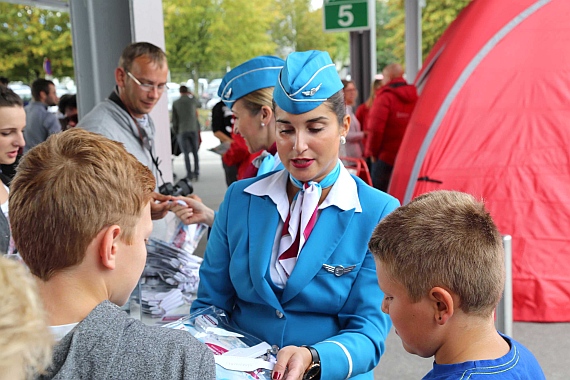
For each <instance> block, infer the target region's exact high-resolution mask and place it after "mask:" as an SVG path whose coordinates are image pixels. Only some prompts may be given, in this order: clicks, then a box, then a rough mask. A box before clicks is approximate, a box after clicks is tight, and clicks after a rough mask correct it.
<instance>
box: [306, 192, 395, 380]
mask: <svg viewBox="0 0 570 380" xmlns="http://www.w3.org/2000/svg"><path fill="white" fill-rule="evenodd" d="M398 206H399V202H398V200H396V199H395V198H392V197H389V199H388V201H387V202H386V204H385V206H384V209H383V211H382V212H381V215H380V220H381V219H382V218H384V217H385V216H386V215H388V214H389V213H390V212H392V211H393V210H394V209H395V208H396V207H398ZM383 297H384V295H383V293H382V291H381V290H380V287H379V286H378V279H377V277H376V265H375V262H374V258H373V256H372V253H371V252H370V251H367V252H366V257H365V259H364V261H363V263H362V267H361V269H360V271H359V274H358V276H357V278H356V280H355V282H354V284H353V285H352V288H351V291H350V296H349V298H348V299H347V300H346V303H345V304H344V306H343V308H342V309H341V311H340V313H339V315H338V319H339V325H340V326H341V330H340V331H339V333H338V334H337V335H336V336H332V337H330V338H328V339H326V340H324V341H322V342H319V343H317V344H315V345H313V347H315V349H316V350H317V351H318V352H319V355H320V358H321V379H333V378H334V379H340V378H349V377H351V376H353V375H356V374H361V373H366V372H369V371H371V370H373V369H374V368H375V367H376V365H377V364H378V362H379V361H380V356H381V355H382V354H383V353H384V350H385V341H386V337H387V336H388V333H389V331H390V327H391V325H392V323H391V321H390V317H389V316H388V315H387V314H384V313H383V312H382V311H381V309H380V305H381V302H382V299H383Z"/></svg>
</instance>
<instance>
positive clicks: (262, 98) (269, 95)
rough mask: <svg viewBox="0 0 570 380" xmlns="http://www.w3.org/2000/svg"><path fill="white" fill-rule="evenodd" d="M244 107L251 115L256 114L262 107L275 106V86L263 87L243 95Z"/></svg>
mask: <svg viewBox="0 0 570 380" xmlns="http://www.w3.org/2000/svg"><path fill="white" fill-rule="evenodd" d="M240 99H242V100H243V104H244V107H245V108H246V109H247V110H248V111H249V113H250V115H251V116H255V115H257V114H258V113H259V111H261V107H263V106H267V107H269V108H272V107H273V87H266V88H261V89H259V90H256V91H253V92H250V93H249V94H247V95H244V96H242V97H241V98H240Z"/></svg>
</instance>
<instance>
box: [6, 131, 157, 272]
mask: <svg viewBox="0 0 570 380" xmlns="http://www.w3.org/2000/svg"><path fill="white" fill-rule="evenodd" d="M154 187H155V179H154V176H153V175H152V173H151V171H150V170H149V169H148V168H147V167H146V166H144V165H143V164H142V163H140V162H139V161H138V160H137V159H136V158H135V157H134V156H133V155H131V154H130V153H128V152H127V151H126V150H125V148H124V146H123V144H120V143H118V142H116V141H112V140H109V139H108V138H106V137H104V136H102V135H99V134H96V133H92V132H87V131H85V130H83V129H80V128H73V129H70V130H68V131H65V132H62V133H58V134H54V135H52V136H50V137H49V138H48V139H47V140H46V141H45V142H43V143H42V144H39V145H37V146H35V147H34V148H33V149H31V150H30V151H29V152H28V153H26V154H25V155H24V156H23V157H22V160H21V162H20V164H19V166H18V172H17V174H16V176H15V177H14V179H13V181H12V184H11V187H10V199H9V204H10V222H11V223H10V224H11V229H12V235H13V237H14V242H15V243H16V247H17V248H18V251H19V252H20V254H21V255H22V258H23V259H24V261H25V262H26V264H27V265H28V267H29V268H30V271H31V272H32V274H34V275H35V276H37V277H39V278H41V279H42V280H44V281H47V280H49V278H50V277H51V276H52V275H53V274H54V273H55V272H57V271H60V270H63V269H66V268H69V267H72V266H75V265H78V264H80V263H81V262H82V261H83V258H84V256H85V252H86V250H87V246H88V245H89V244H90V243H91V241H92V240H93V239H94V238H95V237H96V236H97V234H98V233H99V232H100V231H101V230H102V229H103V228H105V227H108V226H111V225H114V224H116V225H119V226H120V227H121V235H120V238H121V239H122V240H123V241H125V242H126V243H127V244H131V243H132V238H133V234H134V230H135V226H136V224H137V222H138V220H139V219H140V217H141V216H142V211H143V210H144V208H145V206H146V205H147V204H148V202H149V201H150V200H151V197H152V192H153V190H154Z"/></svg>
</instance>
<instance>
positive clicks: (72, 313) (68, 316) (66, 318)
mask: <svg viewBox="0 0 570 380" xmlns="http://www.w3.org/2000/svg"><path fill="white" fill-rule="evenodd" d="M37 283H38V289H39V292H40V296H41V298H42V302H43V305H44V309H45V310H46V312H47V315H48V322H49V325H50V326H59V325H66V324H70V323H76V322H81V321H82V320H83V319H85V317H87V315H89V313H90V312H91V311H92V310H93V309H94V308H95V307H96V306H97V305H98V304H100V303H101V302H103V301H104V300H106V299H107V295H106V292H105V291H104V290H101V289H102V288H101V287H99V289H98V288H97V286H94V285H95V284H93V283H91V284H90V283H89V281H85V278H83V279H82V278H79V276H74V275H73V274H72V275H69V274H63V273H59V274H56V275H54V276H53V277H52V278H50V279H49V281H41V280H38V281H37Z"/></svg>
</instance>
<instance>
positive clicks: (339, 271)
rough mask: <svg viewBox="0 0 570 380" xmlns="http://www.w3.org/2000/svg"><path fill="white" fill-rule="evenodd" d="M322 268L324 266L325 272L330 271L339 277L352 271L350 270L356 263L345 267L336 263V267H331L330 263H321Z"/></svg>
mask: <svg viewBox="0 0 570 380" xmlns="http://www.w3.org/2000/svg"><path fill="white" fill-rule="evenodd" d="M323 268H325V270H326V271H327V272H329V273H332V274H334V275H335V276H337V277H340V276H342V275H345V274H347V273H350V272H352V270H353V269H354V268H356V265H351V266H349V267H346V268H345V267H343V266H342V265H337V266H336V267H333V266H332V265H328V264H323Z"/></svg>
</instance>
